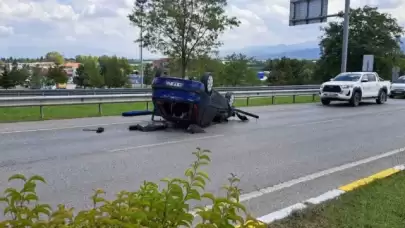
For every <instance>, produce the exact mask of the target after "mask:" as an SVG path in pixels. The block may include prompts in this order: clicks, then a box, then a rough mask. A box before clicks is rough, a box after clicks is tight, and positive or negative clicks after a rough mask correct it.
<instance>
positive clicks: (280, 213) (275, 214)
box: [257, 203, 306, 224]
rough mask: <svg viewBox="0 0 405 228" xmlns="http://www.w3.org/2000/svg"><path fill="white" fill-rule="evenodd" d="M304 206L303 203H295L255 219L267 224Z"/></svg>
mask: <svg viewBox="0 0 405 228" xmlns="http://www.w3.org/2000/svg"><path fill="white" fill-rule="evenodd" d="M305 208H306V206H305V204H303V203H297V204H294V205H292V206H290V207H286V208H284V209H282V210H279V211H275V212H273V213H270V214H268V215H265V216H262V217H260V218H258V219H257V220H260V221H261V222H263V223H266V224H269V223H271V222H273V221H275V220H279V219H283V218H285V217H287V216H289V215H290V214H291V213H292V212H293V211H297V210H302V209H305Z"/></svg>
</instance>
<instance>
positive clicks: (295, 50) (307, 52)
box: [224, 38, 405, 60]
mask: <svg viewBox="0 0 405 228" xmlns="http://www.w3.org/2000/svg"><path fill="white" fill-rule="evenodd" d="M402 42H403V44H402V45H401V49H402V51H403V52H405V38H403V39H402ZM235 52H241V53H243V54H245V55H247V56H249V57H254V58H256V59H263V60H265V59H273V58H274V59H275V58H282V57H288V58H294V59H318V58H319V57H320V48H319V46H318V43H316V42H306V43H300V44H292V45H284V44H280V45H273V46H254V47H247V48H243V49H241V50H238V51H235ZM228 53H230V52H229V51H228V52H227V53H224V54H225V55H226V54H228Z"/></svg>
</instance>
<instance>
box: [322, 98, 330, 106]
mask: <svg viewBox="0 0 405 228" xmlns="http://www.w3.org/2000/svg"><path fill="white" fill-rule="evenodd" d="M321 102H322V104H323V105H329V104H330V100H328V99H321Z"/></svg>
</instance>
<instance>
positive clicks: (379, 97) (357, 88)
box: [319, 72, 391, 107]
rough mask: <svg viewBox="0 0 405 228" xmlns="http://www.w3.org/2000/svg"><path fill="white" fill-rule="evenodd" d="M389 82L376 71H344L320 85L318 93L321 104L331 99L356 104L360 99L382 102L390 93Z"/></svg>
mask: <svg viewBox="0 0 405 228" xmlns="http://www.w3.org/2000/svg"><path fill="white" fill-rule="evenodd" d="M390 88H391V82H390V81H384V79H382V78H381V77H379V75H378V74H377V73H376V72H345V73H340V74H338V75H337V76H336V77H334V78H332V79H331V80H330V81H328V82H325V83H323V84H322V85H321V88H320V91H319V95H320V97H321V102H322V104H323V105H329V104H330V102H331V101H347V102H349V103H350V104H351V105H352V106H354V107H355V106H358V105H359V104H360V102H361V101H364V100H374V99H375V101H376V102H377V104H383V103H385V102H386V101H387V97H388V96H389V95H390Z"/></svg>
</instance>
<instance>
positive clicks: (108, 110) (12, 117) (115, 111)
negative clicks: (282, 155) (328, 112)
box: [0, 96, 319, 123]
mask: <svg viewBox="0 0 405 228" xmlns="http://www.w3.org/2000/svg"><path fill="white" fill-rule="evenodd" d="M312 99H313V98H312V96H297V97H296V100H295V103H309V102H312ZM315 100H316V101H318V100H319V98H318V97H316V99H315ZM291 103H293V97H292V96H290V97H275V98H274V104H291ZM271 104H272V98H271V97H269V98H251V99H249V104H248V106H264V105H271ZM151 106H152V104H151V103H149V109H151ZM235 106H238V107H242V106H247V102H246V98H244V99H237V100H236V101H235ZM145 109H146V103H116V104H103V105H102V115H103V116H116V115H121V113H122V112H124V111H129V110H145ZM43 114H44V118H43V120H50V119H71V118H82V117H96V116H100V115H99V112H98V104H94V105H69V106H45V107H44V108H43ZM36 120H41V115H40V108H39V107H15V108H14V107H13V108H0V123H6V122H19V121H36Z"/></svg>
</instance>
